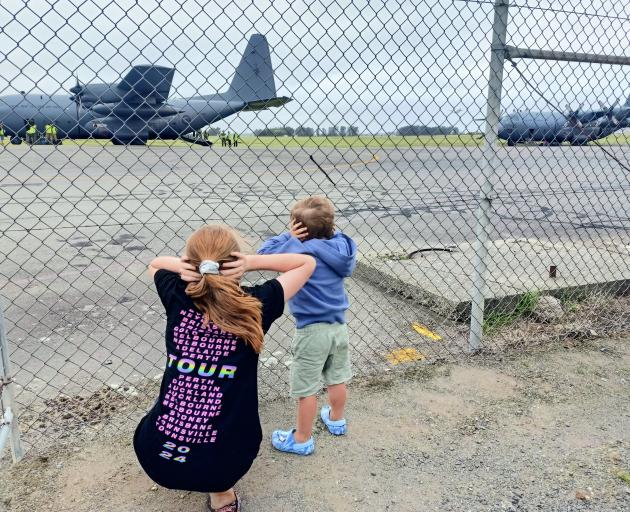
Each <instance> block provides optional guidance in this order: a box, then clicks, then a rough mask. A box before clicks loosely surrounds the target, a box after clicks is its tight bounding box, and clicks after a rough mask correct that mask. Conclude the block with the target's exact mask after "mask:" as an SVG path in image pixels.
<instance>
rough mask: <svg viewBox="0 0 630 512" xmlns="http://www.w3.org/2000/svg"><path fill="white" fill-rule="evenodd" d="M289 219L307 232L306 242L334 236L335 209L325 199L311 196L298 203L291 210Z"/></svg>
mask: <svg viewBox="0 0 630 512" xmlns="http://www.w3.org/2000/svg"><path fill="white" fill-rule="evenodd" d="M291 219H293V220H294V221H295V222H301V223H302V226H304V227H305V228H306V229H307V230H308V237H307V238H306V240H310V239H312V238H326V239H329V238H332V237H333V235H334V234H335V207H334V206H333V204H332V202H331V201H330V199H328V198H327V197H324V196H311V197H307V198H306V199H302V200H301V201H298V202H297V203H295V205H294V206H293V208H291Z"/></svg>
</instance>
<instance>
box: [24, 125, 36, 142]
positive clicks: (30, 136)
mask: <svg viewBox="0 0 630 512" xmlns="http://www.w3.org/2000/svg"><path fill="white" fill-rule="evenodd" d="M36 138H37V126H36V125H35V123H31V124H29V125H28V126H27V128H26V143H27V144H30V145H33V144H35V140H36Z"/></svg>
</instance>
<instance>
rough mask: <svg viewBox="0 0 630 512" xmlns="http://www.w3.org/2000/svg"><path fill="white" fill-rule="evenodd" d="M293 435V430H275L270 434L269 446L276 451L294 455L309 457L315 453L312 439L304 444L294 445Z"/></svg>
mask: <svg viewBox="0 0 630 512" xmlns="http://www.w3.org/2000/svg"><path fill="white" fill-rule="evenodd" d="M293 434H295V429H292V430H275V431H274V432H273V434H271V444H272V445H273V447H274V448H275V449H276V450H280V451H281V452H286V453H295V454H296V455H310V454H311V453H313V452H314V451H315V442H314V441H313V438H312V437H311V438H310V439H309V440H308V441H306V442H305V443H296V442H295V437H294V436H293Z"/></svg>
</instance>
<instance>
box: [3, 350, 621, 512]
mask: <svg viewBox="0 0 630 512" xmlns="http://www.w3.org/2000/svg"><path fill="white" fill-rule="evenodd" d="M629 342H630V339H627V338H626V339H615V340H612V339H600V340H596V341H593V342H590V343H581V344H580V345H579V346H577V347H573V348H569V349H567V348H560V347H558V348H557V349H556V350H553V351H552V352H547V351H545V352H544V353H537V352H528V353H525V354H520V355H519V356H518V357H515V358H512V359H509V360H506V361H501V362H500V363H497V362H494V363H491V364H484V362H483V360H476V361H471V362H469V363H467V364H442V365H432V366H425V367H417V368H416V369H415V371H409V372H406V373H404V374H402V375H401V374H397V375H396V376H395V377H393V378H392V376H390V377H389V378H388V377H381V378H377V379H375V380H371V381H369V382H368V383H365V384H358V383H355V384H354V385H353V386H352V388H351V395H350V401H349V407H348V418H349V422H350V423H349V433H348V435H347V436H346V437H344V438H333V437H332V436H330V435H328V434H327V433H326V432H325V431H324V430H323V428H322V426H321V424H317V427H316V430H315V438H316V450H315V453H314V454H313V455H312V456H310V457H308V458H303V457H295V456H290V455H286V454H281V453H279V452H276V451H274V450H273V449H272V448H271V443H269V441H268V439H269V436H270V434H271V431H272V430H273V429H276V428H278V427H280V426H286V425H289V424H291V422H292V416H293V403H292V402H291V401H290V400H288V399H282V400H276V401H271V402H269V401H264V402H263V403H262V404H261V419H262V423H263V431H264V440H263V443H262V447H261V451H260V454H259V456H258V458H257V459H256V461H255V462H254V465H253V467H252V469H251V471H250V472H249V473H248V474H247V475H246V476H245V478H244V479H243V480H242V481H241V482H239V484H238V490H239V492H240V494H241V496H242V498H243V501H244V508H243V510H249V511H263V510H269V511H273V512H313V511H322V512H372V511H391V512H393V511H396V512H420V511H426V512H436V511H440V512H462V511H469V512H508V511H512V512H525V511H527V512H529V511H544V512H560V511H562V512H578V511H584V512H586V511H589V512H624V511H625V512H627V511H628V510H629V509H630V429H628V428H627V426H628V422H629V421H630V411H628V407H627V403H628V393H629V392H630V350H629V349H630V344H629ZM109 403H111V402H110V401H108V400H107V399H105V398H104V399H103V400H101V405H102V407H101V409H100V410H101V412H102V410H103V409H105V407H106V406H107V405H108V404H109ZM150 403H151V401H150V398H149V397H146V399H143V400H141V401H140V404H139V405H140V407H138V408H137V409H136V412H135V414H134V416H133V417H128V416H127V415H126V411H125V410H119V409H118V407H116V410H115V411H114V412H113V413H112V414H113V416H110V417H107V416H106V417H104V418H103V417H101V419H100V420H96V423H95V424H94V425H93V429H92V430H90V431H82V432H81V431H78V432H77V431H76V430H70V431H68V436H67V437H66V439H64V440H63V444H61V445H60V444H55V446H54V447H53V448H51V449H49V450H45V451H39V452H37V453H30V454H29V455H28V456H27V458H26V459H25V460H24V461H23V462H21V463H20V464H16V465H15V466H9V465H7V466H6V468H5V470H4V471H2V472H0V509H2V507H3V506H4V507H5V508H4V509H3V510H6V511H7V512H31V511H33V510H51V511H53V512H61V511H65V512H86V511H95V510H98V511H100V512H113V511H116V512H145V511H146V512H149V511H151V512H154V511H160V512H171V511H172V512H179V511H182V510H201V505H202V503H203V500H204V496H203V495H201V494H198V493H189V492H178V491H171V490H168V489H163V488H161V487H158V486H156V485H154V484H153V482H151V481H150V480H149V478H148V477H147V476H146V475H145V474H144V473H143V472H142V470H141V469H140V467H139V465H138V463H137V461H136V459H135V455H134V453H133V449H132V447H131V439H132V433H133V430H134V428H135V426H136V424H137V421H138V418H139V416H140V414H141V412H142V409H143V408H146V407H148V406H149V405H150ZM136 405H138V404H136Z"/></svg>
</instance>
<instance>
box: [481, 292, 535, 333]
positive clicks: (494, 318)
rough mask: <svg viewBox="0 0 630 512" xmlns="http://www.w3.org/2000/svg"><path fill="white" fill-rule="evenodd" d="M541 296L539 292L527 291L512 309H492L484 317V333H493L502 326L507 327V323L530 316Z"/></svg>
mask: <svg viewBox="0 0 630 512" xmlns="http://www.w3.org/2000/svg"><path fill="white" fill-rule="evenodd" d="M539 298H540V294H539V293H538V292H527V293H525V294H523V295H522V296H521V298H520V299H519V300H518V302H517V303H516V306H514V308H513V309H512V310H511V311H500V312H497V311H492V312H491V313H489V314H488V315H486V317H485V318H484V321H483V332H484V334H492V333H493V332H495V331H497V330H498V329H500V328H501V327H505V326H506V325H510V324H512V323H514V322H515V321H516V320H519V319H521V318H523V317H526V316H529V315H530V314H531V313H532V311H534V308H535V307H536V304H538V300H539Z"/></svg>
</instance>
